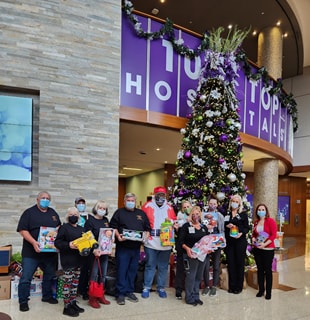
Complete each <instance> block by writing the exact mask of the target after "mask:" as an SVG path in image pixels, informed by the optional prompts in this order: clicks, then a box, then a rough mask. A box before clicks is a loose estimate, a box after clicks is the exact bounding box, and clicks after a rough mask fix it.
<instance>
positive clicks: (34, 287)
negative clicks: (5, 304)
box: [8, 277, 42, 299]
mask: <svg viewBox="0 0 310 320" xmlns="http://www.w3.org/2000/svg"><path fill="white" fill-rule="evenodd" d="M18 284H19V277H15V279H14V280H12V281H11V299H17V298H18ZM9 286H10V284H9ZM41 295H42V280H37V279H34V280H32V281H31V285H30V296H31V297H38V296H41ZM8 299H9V298H8Z"/></svg>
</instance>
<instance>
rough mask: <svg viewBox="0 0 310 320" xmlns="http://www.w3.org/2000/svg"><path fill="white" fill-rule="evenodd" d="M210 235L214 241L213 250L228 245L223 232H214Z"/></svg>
mask: <svg viewBox="0 0 310 320" xmlns="http://www.w3.org/2000/svg"><path fill="white" fill-rule="evenodd" d="M210 236H211V237H212V238H213V241H212V248H213V250H217V249H218V248H225V247H226V239H225V237H224V236H223V235H222V234H220V233H214V234H211V235H210Z"/></svg>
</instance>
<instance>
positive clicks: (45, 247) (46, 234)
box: [38, 227, 57, 252]
mask: <svg viewBox="0 0 310 320" xmlns="http://www.w3.org/2000/svg"><path fill="white" fill-rule="evenodd" d="M56 236H57V229H56V228H54V227H40V231H39V236H38V242H39V246H40V250H41V252H56V251H57V249H56V247H55V245H54V242H55V239H56Z"/></svg>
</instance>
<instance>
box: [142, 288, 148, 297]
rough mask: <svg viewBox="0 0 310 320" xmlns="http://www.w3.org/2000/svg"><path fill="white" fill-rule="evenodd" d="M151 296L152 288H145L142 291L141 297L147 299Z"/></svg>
mask: <svg viewBox="0 0 310 320" xmlns="http://www.w3.org/2000/svg"><path fill="white" fill-rule="evenodd" d="M149 296H150V290H149V289H143V291H142V293H141V297H142V298H144V299H146V298H148V297H149Z"/></svg>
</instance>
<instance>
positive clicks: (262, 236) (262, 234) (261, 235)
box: [254, 231, 269, 247]
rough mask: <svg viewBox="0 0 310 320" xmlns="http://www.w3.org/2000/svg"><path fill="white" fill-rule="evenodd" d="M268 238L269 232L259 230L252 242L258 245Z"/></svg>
mask: <svg viewBox="0 0 310 320" xmlns="http://www.w3.org/2000/svg"><path fill="white" fill-rule="evenodd" d="M268 238H269V234H268V233H267V232H264V231H261V232H259V234H258V237H257V238H256V241H255V242H254V246H256V247H258V246H259V245H260V244H262V243H264V242H265V241H266V240H267V239H268Z"/></svg>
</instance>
